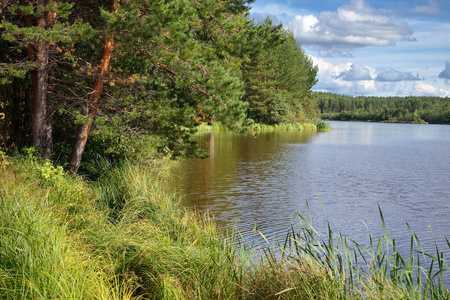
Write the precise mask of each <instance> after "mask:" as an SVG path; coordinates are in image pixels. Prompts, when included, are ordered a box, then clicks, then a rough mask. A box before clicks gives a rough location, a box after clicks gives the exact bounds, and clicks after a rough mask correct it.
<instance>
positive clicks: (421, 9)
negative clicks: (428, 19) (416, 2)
mask: <svg viewBox="0 0 450 300" xmlns="http://www.w3.org/2000/svg"><path fill="white" fill-rule="evenodd" d="M411 12H413V13H415V14H425V15H438V14H439V13H440V10H439V3H438V2H437V1H428V5H425V6H417V7H415V8H413V9H412V10H411Z"/></svg>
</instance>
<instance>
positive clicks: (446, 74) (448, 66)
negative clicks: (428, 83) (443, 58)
mask: <svg viewBox="0 0 450 300" xmlns="http://www.w3.org/2000/svg"><path fill="white" fill-rule="evenodd" d="M439 78H444V79H450V61H447V62H445V69H444V71H442V72H441V73H440V74H439Z"/></svg>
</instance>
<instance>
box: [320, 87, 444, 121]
mask: <svg viewBox="0 0 450 300" xmlns="http://www.w3.org/2000/svg"><path fill="white" fill-rule="evenodd" d="M313 97H314V99H316V101H317V106H318V107H319V109H320V113H321V115H322V118H323V119H325V120H341V121H374V122H393V123H430V124H450V98H448V97H447V98H441V97H432V96H408V97H371V96H358V97H351V96H345V95H337V94H332V93H326V92H314V93H313Z"/></svg>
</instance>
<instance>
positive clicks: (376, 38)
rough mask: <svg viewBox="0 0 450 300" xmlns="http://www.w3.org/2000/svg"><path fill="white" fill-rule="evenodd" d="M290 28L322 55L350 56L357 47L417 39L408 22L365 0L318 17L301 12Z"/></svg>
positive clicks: (303, 42)
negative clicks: (389, 14)
mask: <svg viewBox="0 0 450 300" xmlns="http://www.w3.org/2000/svg"><path fill="white" fill-rule="evenodd" d="M289 28H290V29H291V30H292V31H293V33H294V35H295V37H296V38H297V39H298V40H299V42H300V43H301V44H302V45H308V46H311V47H313V48H315V49H317V50H318V51H319V53H320V54H321V55H323V56H350V55H351V52H352V50H353V49H355V48H358V47H366V46H392V45H394V44H395V43H396V42H398V41H412V40H414V39H413V38H412V34H413V32H412V30H411V29H410V28H409V26H408V24H407V23H405V22H401V21H397V20H395V19H393V18H392V17H387V16H383V15H381V14H380V13H379V11H377V10H375V9H373V8H372V7H370V6H369V5H368V4H367V2H365V1H364V0H351V1H350V3H349V4H348V5H343V6H341V7H339V8H338V10H337V11H336V12H322V13H321V14H320V15H319V16H317V17H316V16H313V15H298V16H296V17H295V18H293V19H292V20H291V21H290V22H289Z"/></svg>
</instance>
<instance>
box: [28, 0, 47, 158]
mask: <svg viewBox="0 0 450 300" xmlns="http://www.w3.org/2000/svg"><path fill="white" fill-rule="evenodd" d="M50 2H51V0H46V1H38V4H37V6H38V7H43V6H45V5H48V4H49V3H50ZM53 19H54V16H53V15H52V13H50V12H45V13H44V15H43V16H39V17H38V18H37V19H36V26H39V27H41V28H44V29H49V28H50V27H51V26H52V25H53V24H52V23H53ZM25 22H26V23H27V24H26V25H27V26H30V27H31V26H33V25H34V24H33V19H32V17H31V16H28V17H26V20H25ZM51 44H52V43H51V42H49V41H43V40H39V41H37V42H35V43H30V44H28V47H27V53H28V58H29V60H31V61H33V62H35V63H36V64H37V67H35V68H34V69H33V70H32V71H31V97H32V101H31V145H32V146H33V147H34V148H35V149H36V150H37V151H38V153H39V155H40V157H41V159H43V160H45V159H47V158H49V157H50V155H51V154H52V146H53V145H52V122H51V114H50V111H49V109H48V104H47V93H48V88H49V84H48V82H49V70H50V65H49V54H50V47H51Z"/></svg>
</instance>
